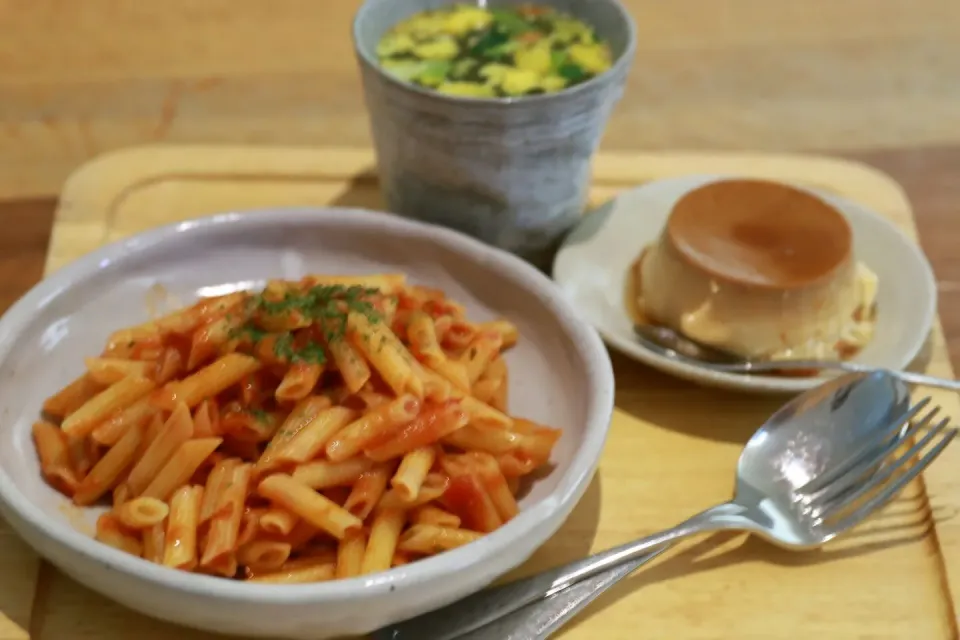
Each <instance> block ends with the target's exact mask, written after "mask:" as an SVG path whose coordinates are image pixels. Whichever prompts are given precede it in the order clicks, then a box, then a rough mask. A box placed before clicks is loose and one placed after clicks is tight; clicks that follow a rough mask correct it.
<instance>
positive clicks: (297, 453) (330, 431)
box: [274, 407, 357, 462]
mask: <svg viewBox="0 0 960 640" xmlns="http://www.w3.org/2000/svg"><path fill="white" fill-rule="evenodd" d="M356 416H357V414H356V412H355V411H352V410H350V409H347V408H346V407H330V408H329V409H324V410H323V411H321V412H320V413H318V414H317V415H316V416H315V417H314V418H313V420H311V421H310V422H309V423H308V424H306V425H305V426H304V427H303V428H302V429H300V431H299V432H298V433H297V434H296V435H295V436H293V438H291V439H289V440H287V441H286V442H284V443H283V444H282V445H280V446H278V447H277V449H276V450H275V451H274V459H275V460H277V461H278V462H306V461H308V460H312V459H313V458H314V457H315V456H316V455H317V454H318V453H320V452H321V451H323V448H324V447H325V446H326V445H327V443H328V442H329V441H330V439H331V438H333V437H334V436H335V434H338V433H339V432H340V431H341V430H342V429H343V428H344V427H346V426H347V425H348V424H350V423H351V422H352V421H353V420H354V418H356Z"/></svg>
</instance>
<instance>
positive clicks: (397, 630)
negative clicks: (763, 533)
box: [372, 503, 749, 640]
mask: <svg viewBox="0 0 960 640" xmlns="http://www.w3.org/2000/svg"><path fill="white" fill-rule="evenodd" d="M742 511H743V508H742V507H740V506H738V505H735V504H733V503H725V504H722V505H718V506H716V507H712V508H710V509H707V510H706V511H703V512H701V513H699V514H697V515H695V516H693V517H692V518H690V519H689V520H685V521H684V522H682V523H680V524H679V525H677V526H676V527H674V528H672V529H667V530H666V531H662V532H660V533H655V534H653V535H651V536H647V537H645V538H641V539H639V540H635V541H633V542H629V543H627V544H624V545H621V546H619V547H614V548H613V549H609V550H607V551H602V552H600V553H596V554H594V555H592V556H589V557H587V558H583V559H582V560H577V561H574V562H571V563H569V564H567V565H563V566H560V567H556V568H554V569H549V570H547V571H544V572H543V573H539V574H536V575H534V576H530V577H529V578H523V579H521V580H517V581H515V582H510V583H508V584H505V585H502V586H499V587H494V588H492V589H486V590H484V591H480V592H479V593H475V594H473V595H471V596H467V597H466V598H464V599H462V600H459V601H457V602H454V603H453V604H450V605H447V606H446V607H443V608H440V609H437V610H435V611H431V612H429V613H425V614H422V615H420V616H417V617H415V618H411V619H409V620H405V621H403V622H401V623H399V624H396V625H394V626H392V627H385V628H383V629H380V630H378V631H376V632H375V633H374V634H373V635H372V639H373V640H413V639H416V640H452V639H453V638H459V637H460V636H462V635H464V634H466V633H468V632H470V631H473V630H475V629H478V628H480V627H483V626H484V625H487V624H490V623H491V622H493V621H494V620H496V619H498V618H501V617H503V616H505V615H507V614H509V613H512V612H514V611H516V610H518V609H520V608H521V607H524V606H526V605H528V604H530V603H531V602H535V601H537V600H540V599H542V598H546V597H549V596H552V595H553V594H555V593H558V592H561V591H562V590H563V589H566V588H567V587H569V586H571V585H573V584H575V583H577V582H579V581H581V580H584V579H586V578H590V577H591V576H595V575H597V574H599V573H602V572H604V571H606V570H608V569H613V568H614V567H616V566H619V565H622V564H625V563H628V562H632V561H636V560H640V559H641V558H644V557H645V556H647V555H648V554H650V552H651V551H653V550H657V552H659V551H661V550H660V549H657V547H662V546H666V545H668V544H669V543H671V542H674V541H675V540H679V539H680V538H685V537H687V536H690V535H694V534H696V533H701V532H705V531H714V530H718V529H745V528H747V527H748V526H749V525H748V524H747V521H746V520H745V519H744V518H743V517H742V516H740V513H741V512H742Z"/></svg>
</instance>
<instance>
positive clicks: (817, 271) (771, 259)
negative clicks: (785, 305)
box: [665, 180, 853, 290]
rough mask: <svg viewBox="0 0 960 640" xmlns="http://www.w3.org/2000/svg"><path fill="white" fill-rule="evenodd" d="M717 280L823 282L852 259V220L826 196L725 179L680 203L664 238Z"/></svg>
mask: <svg viewBox="0 0 960 640" xmlns="http://www.w3.org/2000/svg"><path fill="white" fill-rule="evenodd" d="M665 239H666V240H667V241H669V242H670V243H671V244H672V245H673V247H674V248H675V249H676V250H677V252H678V253H679V254H680V256H681V257H682V258H683V259H684V260H686V261H688V262H689V263H690V264H692V265H693V266H695V267H697V268H698V269H699V270H701V271H704V272H706V273H708V274H710V275H711V276H713V277H715V278H717V279H719V280H723V281H727V282H732V283H735V284H738V285H742V286H754V287H760V288H764V289H782V290H788V289H795V288H801V287H807V286H811V285H815V284H818V283H820V282H823V281H824V280H827V279H829V278H830V277H831V276H833V275H834V274H835V273H836V272H837V271H838V270H839V269H840V268H841V267H842V266H843V265H845V264H847V263H848V262H849V261H850V260H851V259H852V248H853V235H852V231H851V229H850V225H849V223H848V222H847V220H846V218H844V217H843V215H842V214H841V213H840V212H839V211H837V210H836V209H835V208H834V207H832V206H830V205H829V204H827V203H826V202H824V201H823V200H821V199H820V198H818V197H816V196H814V195H813V194H810V193H807V192H805V191H801V190H799V189H795V188H793V187H790V186H787V185H782V184H777V183H774V182H766V181H762V180H723V181H719V182H712V183H710V184H707V185H704V186H702V187H700V188H698V189H694V190H693V191H690V192H689V193H687V194H686V195H685V196H683V197H682V198H680V200H679V201H678V202H677V203H676V205H675V206H674V208H673V211H672V212H671V214H670V219H669V220H668V222H667V234H666V238H665Z"/></svg>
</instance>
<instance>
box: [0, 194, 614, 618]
mask: <svg viewBox="0 0 960 640" xmlns="http://www.w3.org/2000/svg"><path fill="white" fill-rule="evenodd" d="M267 225H269V226H271V227H276V226H277V225H289V226H294V227H298V226H304V225H307V226H312V225H316V226H318V227H324V226H331V225H332V226H337V227H340V228H346V229H348V230H349V229H351V228H354V229H369V228H371V227H372V228H376V229H377V230H378V231H380V232H382V233H387V234H391V235H394V236H397V237H399V238H403V237H416V238H418V239H423V240H427V241H431V242H435V243H437V244H440V245H442V246H444V247H445V248H448V249H450V250H451V251H453V252H455V253H457V254H460V255H461V256H462V257H463V259H465V260H467V261H472V262H473V263H475V264H477V265H478V266H481V267H482V268H484V269H486V270H487V271H488V272H490V275H491V276H492V277H500V278H506V279H510V280H512V281H513V282H515V283H516V284H517V285H518V286H519V287H520V288H522V289H525V290H526V291H527V292H529V293H530V294H531V295H533V296H535V297H536V298H537V299H538V300H539V301H540V303H541V304H543V305H544V306H546V307H547V309H548V311H549V312H551V313H553V314H554V315H555V316H556V317H557V321H558V322H559V323H560V325H561V327H563V329H564V331H565V333H566V334H567V336H568V340H569V341H570V342H571V343H572V346H573V349H574V350H575V352H576V353H577V354H578V356H579V357H580V358H581V359H582V360H583V362H584V364H585V365H586V368H585V373H584V375H585V377H586V378H587V380H586V382H587V384H586V388H587V391H588V398H587V402H586V414H587V420H586V421H585V430H584V437H583V439H582V442H581V446H580V447H578V448H577V449H576V450H575V451H574V453H573V457H572V458H571V459H570V463H569V465H568V467H567V469H566V472H565V473H564V474H563V475H562V476H561V477H560V479H559V482H558V485H557V487H556V488H555V489H554V490H553V491H552V492H551V493H550V494H549V495H547V496H545V497H544V498H543V499H542V500H540V501H539V502H538V503H536V504H534V505H532V506H531V507H529V508H527V509H524V510H522V511H521V512H520V514H519V515H518V516H517V517H515V518H514V519H513V520H511V521H510V522H508V523H506V524H505V525H504V526H502V527H501V528H500V529H497V530H496V531H493V532H491V533H489V534H486V535H484V536H483V537H482V538H481V539H479V540H477V541H476V542H473V543H470V544H469V545H465V546H463V547H459V548H457V549H453V550H451V551H447V552H444V553H441V554H438V555H436V556H432V557H430V558H426V559H423V560H419V561H417V562H415V563H411V564H409V565H404V566H401V567H396V568H393V569H390V570H388V571H385V572H381V573H376V574H371V575H369V576H361V577H355V578H348V579H342V580H333V581H329V582H321V583H313V584H298V585H275V584H255V583H247V582H243V581H234V580H229V579H225V578H220V577H214V576H206V575H203V574H193V573H186V572H182V571H177V570H175V569H171V568H168V567H164V566H161V565H157V564H154V563H151V562H149V561H146V560H143V559H141V558H137V557H134V556H131V555H129V554H127V553H124V552H122V551H119V550H117V549H114V548H112V547H110V546H108V545H105V544H103V543H101V542H98V541H97V540H95V539H94V538H92V537H90V536H88V535H86V534H84V533H82V532H80V531H78V530H76V529H75V528H74V527H72V526H70V524H69V523H62V522H59V521H57V520H56V518H55V517H54V516H51V515H48V514H47V513H46V512H44V511H43V510H42V509H41V508H40V507H39V506H37V505H35V504H34V503H32V502H31V501H30V500H28V499H27V497H26V496H25V495H24V494H23V493H21V492H20V491H19V490H18V489H17V487H16V485H15V483H14V481H13V479H12V477H11V476H10V475H9V474H8V472H7V470H6V469H5V468H3V467H0V503H2V506H4V507H5V508H6V509H9V510H10V511H11V512H12V513H13V515H15V516H16V517H18V518H20V519H22V520H25V521H26V522H27V523H28V524H29V526H30V527H32V528H33V529H35V530H37V531H40V532H42V533H43V534H44V535H45V536H47V537H48V538H49V539H52V540H53V541H54V542H56V543H57V544H59V545H61V546H62V547H64V548H66V549H69V550H71V551H73V552H75V553H78V554H81V555H82V556H85V558H86V560H88V561H89V560H92V561H95V562H99V563H103V564H108V565H109V566H111V568H113V569H115V570H118V571H121V572H124V573H126V574H129V575H133V576H136V577H139V578H140V579H143V580H145V581H148V582H150V583H152V584H153V585H154V586H156V587H162V588H167V589H173V590H176V591H179V592H183V593H186V594H195V595H204V596H210V595H214V596H216V597H219V598H224V599H230V600H233V601H235V602H238V603H243V602H256V603H259V604H298V603H310V602H315V601H323V602H339V601H349V600H354V599H357V598H362V597H364V596H370V595H375V594H383V593H385V592H396V593H399V592H400V591H401V590H407V589H415V588H417V586H418V585H420V584H423V583H427V582H430V581H434V580H437V579H441V578H443V577H444V576H446V575H448V574H450V573H451V572H453V571H455V570H457V569H458V568H463V567H465V566H470V565H471V564H475V563H477V562H480V561H482V560H483V559H485V558H491V557H496V556H498V555H504V553H505V552H506V551H507V550H508V549H509V548H510V547H511V546H515V543H516V541H517V540H522V539H526V538H529V537H530V536H534V537H535V536H536V530H537V527H538V525H539V524H540V523H541V522H542V521H543V520H544V519H546V518H549V517H550V516H551V515H554V514H556V513H567V512H569V511H570V510H571V509H572V508H573V506H574V505H575V503H576V501H577V500H578V499H579V497H580V495H581V494H582V492H583V490H584V489H585V488H586V486H587V485H588V484H589V482H590V480H591V479H592V476H593V473H594V470H595V469H596V466H597V464H598V463H599V460H600V455H601V453H602V450H603V447H604V444H605V441H606V436H607V432H608V430H609V425H610V420H611V418H612V414H613V389H614V379H613V368H612V364H611V361H610V357H609V354H608V352H607V351H606V349H605V347H604V345H603V342H602V340H601V339H600V336H599V334H598V333H597V332H596V331H595V330H594V329H593V328H592V327H591V325H589V324H588V323H587V322H586V321H585V320H584V319H583V318H582V316H581V314H580V313H579V312H577V310H576V309H575V308H574V307H573V306H572V305H571V304H570V303H569V302H568V301H567V300H566V298H565V297H564V295H563V292H562V291H561V289H560V288H559V287H557V286H556V285H555V284H554V283H553V281H552V280H550V279H549V278H548V277H547V276H546V275H544V274H543V273H541V272H540V271H538V270H536V269H535V268H534V267H533V266H532V265H530V264H528V263H526V262H524V261H523V260H521V259H520V258H518V257H516V256H514V255H512V254H509V253H507V252H505V251H502V250H500V249H497V248H495V247H492V246H488V245H486V244H483V243H482V242H480V241H479V240H476V239H474V238H471V237H468V236H466V235H464V234H461V233H459V232H456V231H453V230H450V229H447V228H443V227H438V226H434V225H428V224H426V223H422V222H418V221H414V220H409V219H405V218H401V217H399V216H396V215H394V214H388V213H383V212H377V211H371V210H367V209H354V208H347V207H277V208H259V209H254V210H248V211H231V212H227V213H220V214H214V215H211V216H207V217H202V218H195V219H192V220H186V221H183V222H175V223H172V224H167V225H164V226H160V227H156V228H153V229H150V230H147V231H144V232H142V233H139V234H136V235H133V236H130V237H128V238H126V239H123V240H120V241H117V242H114V243H111V244H108V245H105V246H103V247H101V248H100V249H97V250H95V251H93V252H91V253H88V254H86V255H84V256H82V257H81V258H79V259H78V260H76V261H74V262H73V263H71V264H69V265H67V266H65V267H63V268H61V269H59V270H58V271H56V272H55V273H53V274H52V275H50V276H49V277H47V278H45V279H44V280H42V281H41V282H40V283H38V284H37V285H36V286H34V287H33V288H32V289H31V290H30V291H29V292H28V293H27V294H26V295H24V296H23V297H22V298H21V299H20V300H19V301H17V302H16V303H15V304H14V305H13V306H12V307H11V308H10V309H9V310H8V311H7V312H6V314H4V315H3V316H2V317H0V362H2V361H3V360H5V359H6V358H7V356H8V354H9V352H10V350H11V348H12V346H13V344H14V342H15V341H16V340H17V338H18V336H19V334H20V333H21V332H22V331H23V330H24V328H25V327H26V326H27V325H28V324H29V323H30V322H31V320H32V319H33V317H35V316H36V315H37V314H38V313H39V312H40V311H42V310H43V309H44V308H45V307H47V306H49V305H50V304H52V303H53V302H54V301H55V300H57V299H58V298H59V297H60V296H61V295H63V294H64V293H65V292H66V291H68V290H69V289H70V288H71V287H73V286H75V285H78V284H81V283H83V282H84V281H87V280H88V279H90V278H91V277H93V276H94V275H95V274H96V273H97V271H98V270H99V269H100V268H101V263H102V261H105V260H106V261H110V262H116V261H124V260H127V259H130V258H132V257H133V254H134V253H135V252H139V251H141V250H143V249H146V248H149V247H155V246H157V245H163V244H166V243H171V242H177V241H178V238H182V237H185V234H192V235H194V236H199V237H204V236H207V237H215V236H216V235H217V233H218V231H220V230H221V229H224V228H232V229H233V230H241V231H242V230H250V231H255V230H256V229H258V228H262V227H263V226H267ZM10 428H12V425H11V427H10ZM38 479H39V478H38ZM41 481H42V480H41ZM6 509H5V510H6ZM552 533H553V532H552V531H551V532H550V534H552ZM547 537H549V534H548V536H547ZM545 540H546V537H545V538H544V540H543V541H545ZM543 541H541V542H540V543H538V544H537V546H540V544H542V542H543ZM27 542H28V544H31V546H34V545H33V544H32V541H27ZM37 546H39V545H37ZM35 548H36V546H35Z"/></svg>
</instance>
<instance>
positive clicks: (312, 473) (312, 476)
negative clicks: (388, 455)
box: [293, 456, 374, 489]
mask: <svg viewBox="0 0 960 640" xmlns="http://www.w3.org/2000/svg"><path fill="white" fill-rule="evenodd" d="M373 465H374V462H373V461H372V460H370V459H369V458H367V457H364V456H358V457H356V458H350V459H349V460H344V461H343V462H328V461H327V460H316V461H314V462H308V463H306V464H301V465H299V466H298V467H297V468H296V469H294V471H293V477H294V478H295V479H296V480H299V481H300V482H302V483H304V484H305V485H307V486H308V487H310V488H311V489H328V488H330V487H349V486H352V485H353V484H354V483H355V482H356V481H357V480H358V479H359V478H360V475H361V474H363V472H365V471H367V470H369V469H371V468H372V467H373Z"/></svg>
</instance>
